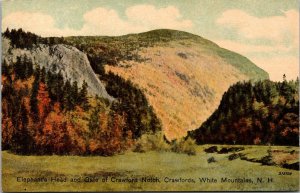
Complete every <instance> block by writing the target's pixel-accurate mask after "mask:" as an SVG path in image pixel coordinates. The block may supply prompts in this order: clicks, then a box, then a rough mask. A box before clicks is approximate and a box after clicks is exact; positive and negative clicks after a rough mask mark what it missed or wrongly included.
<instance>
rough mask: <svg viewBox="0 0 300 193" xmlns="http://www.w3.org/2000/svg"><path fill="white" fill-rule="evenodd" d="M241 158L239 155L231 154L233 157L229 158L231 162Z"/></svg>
mask: <svg viewBox="0 0 300 193" xmlns="http://www.w3.org/2000/svg"><path fill="white" fill-rule="evenodd" d="M239 157H240V155H239V154H236V153H234V154H231V155H230V156H229V157H228V160H229V161H232V160H235V159H237V158H239Z"/></svg>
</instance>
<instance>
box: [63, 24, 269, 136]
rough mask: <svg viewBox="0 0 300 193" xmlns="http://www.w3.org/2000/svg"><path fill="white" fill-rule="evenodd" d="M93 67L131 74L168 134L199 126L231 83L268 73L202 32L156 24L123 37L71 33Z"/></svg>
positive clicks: (71, 41)
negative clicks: (144, 30) (160, 28)
mask: <svg viewBox="0 0 300 193" xmlns="http://www.w3.org/2000/svg"><path fill="white" fill-rule="evenodd" d="M65 41H66V42H67V44H70V45H73V46H75V47H77V48H79V49H80V50H82V51H83V52H86V53H87V55H88V58H89V60H90V61H91V65H92V67H93V69H94V71H95V72H96V73H98V74H101V73H102V74H103V73H104V71H106V73H107V72H108V71H110V72H112V73H114V74H117V75H119V76H121V77H123V78H124V79H126V80H130V81H131V82H133V84H134V85H136V86H137V87H139V88H140V89H141V90H142V91H143V93H144V94H145V95H146V97H147V100H148V101H149V103H150V105H151V106H152V107H153V109H154V112H155V113H156V114H157V116H158V118H159V119H160V120H161V122H162V126H163V130H164V134H165V135H166V137H167V138H168V139H174V138H179V137H183V136H185V135H186V134H187V132H188V131H190V130H193V129H195V128H198V127H199V125H201V124H202V123H203V122H204V121H205V120H206V119H207V118H208V117H209V116H210V115H211V114H212V113H213V112H214V111H215V109H216V108H217V107H218V105H219V103H220V100H221V98H222V95H223V93H224V92H225V91H226V90H227V89H228V88H229V86H230V85H232V84H234V83H236V82H238V81H244V80H253V81H257V80H263V79H268V78H269V76H268V74H267V73H266V72H265V71H263V70H262V69H260V68H259V67H257V66H256V65H255V64H253V63H252V62H251V61H250V60H249V59H247V58H246V57H244V56H241V55H239V54H237V53H234V52H232V51H229V50H226V49H224V48H221V47H219V46H218V45H217V44H215V43H213V42H211V41H209V40H206V39H204V38H202V37H200V36H197V35H194V34H190V33H187V32H182V31H176V30H167V29H162V30H154V31H149V32H145V33H140V34H129V35H125V36H119V37H68V38H65Z"/></svg>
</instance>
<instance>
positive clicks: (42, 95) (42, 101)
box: [37, 82, 51, 120]
mask: <svg viewBox="0 0 300 193" xmlns="http://www.w3.org/2000/svg"><path fill="white" fill-rule="evenodd" d="M50 102H51V99H50V98H49V93H48V91H47V87H46V85H45V83H43V82H40V83H39V89H38V93H37V107H38V117H39V119H40V120H42V119H43V118H45V117H46V116H47V114H48V113H49V111H50Z"/></svg>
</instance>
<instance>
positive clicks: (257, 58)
mask: <svg viewBox="0 0 300 193" xmlns="http://www.w3.org/2000/svg"><path fill="white" fill-rule="evenodd" d="M282 13H283V15H281V16H270V17H263V18H259V17H255V16H252V15H249V14H248V13H246V12H244V11H242V10H237V9H232V10H227V11H225V12H223V13H222V15H221V16H220V17H219V18H218V19H217V20H216V23H217V24H219V25H221V26H224V27H225V28H228V29H231V30H233V31H234V32H236V33H237V37H236V39H235V40H234V41H232V40H225V39H222V40H220V39H219V40H216V43H218V44H219V45H220V46H221V47H224V48H227V49H230V50H233V51H235V52H238V53H241V54H243V55H245V56H247V57H248V58H249V59H251V60H252V61H253V62H254V63H255V64H256V65H258V66H259V67H261V68H262V69H264V70H265V71H267V72H268V73H269V75H270V79H271V80H275V81H280V80H282V76H283V74H286V76H287V78H288V79H295V78H296V77H297V76H298V74H299V56H298V54H295V53H296V52H297V53H298V52H299V24H298V19H299V12H298V11H296V10H288V11H286V12H282ZM261 39H263V40H269V41H270V42H272V45H267V44H264V43H263V42H264V41H261V42H260V40H261ZM249 40H252V42H253V40H254V42H256V44H255V45H254V44H251V43H245V42H251V41H249Z"/></svg>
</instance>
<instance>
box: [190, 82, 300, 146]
mask: <svg viewBox="0 0 300 193" xmlns="http://www.w3.org/2000/svg"><path fill="white" fill-rule="evenodd" d="M298 86H299V80H297V81H289V82H288V81H286V80H284V81H283V82H271V81H262V82H257V83H255V84H251V83H250V82H244V83H237V84H235V85H233V86H231V87H230V88H229V90H228V91H227V92H226V93H225V94H224V95H223V97H222V100H221V104H220V106H219V107H218V109H217V110H216V111H215V112H214V113H213V114H212V115H211V116H210V117H209V119H208V120H207V121H205V122H204V123H203V124H202V125H201V127H200V128H198V129H197V130H194V131H191V132H190V133H189V135H190V136H191V137H192V138H194V139H196V142H197V143H198V144H207V143H212V144H244V145H252V144H255V145H261V144H265V145H268V144H273V145H274V144H276V145H294V146H298V145H299V95H298V93H299V88H298Z"/></svg>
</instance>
